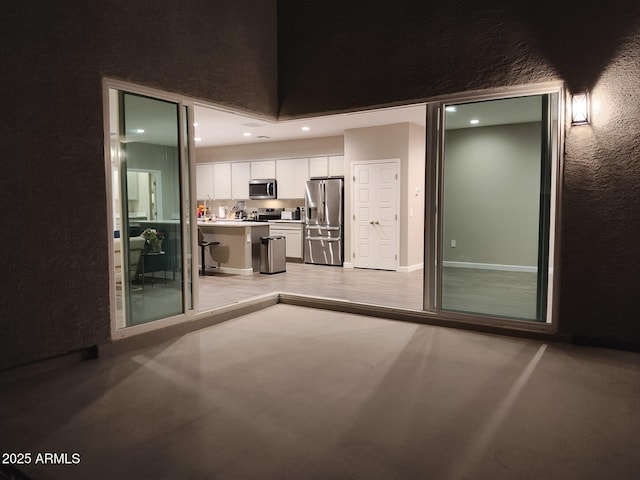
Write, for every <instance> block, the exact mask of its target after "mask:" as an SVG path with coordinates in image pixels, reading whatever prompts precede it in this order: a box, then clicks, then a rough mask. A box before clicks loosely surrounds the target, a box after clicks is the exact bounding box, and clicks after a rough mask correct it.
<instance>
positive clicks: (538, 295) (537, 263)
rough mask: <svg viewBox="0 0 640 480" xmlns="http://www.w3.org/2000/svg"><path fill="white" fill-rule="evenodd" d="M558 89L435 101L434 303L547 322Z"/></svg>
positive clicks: (448, 309)
mask: <svg viewBox="0 0 640 480" xmlns="http://www.w3.org/2000/svg"><path fill="white" fill-rule="evenodd" d="M558 95H559V93H557V92H556V93H553V92H552V93H544V94H538V95H526V96H518V97H511V98H500V99H495V100H483V101H468V102H459V103H450V104H444V103H443V104H442V105H440V108H439V109H438V110H439V125H440V132H439V141H440V148H439V149H438V155H437V156H438V168H437V179H438V187H439V188H438V196H437V200H436V201H437V202H438V205H439V208H438V209H437V211H438V215H437V229H436V235H437V236H436V239H437V240H436V245H437V248H436V252H435V253H436V258H435V263H436V265H437V268H436V269H435V272H436V275H437V278H436V281H435V285H436V292H435V302H434V303H435V306H436V309H437V310H438V311H440V312H445V313H447V312H449V313H453V314H472V315H479V316H482V317H498V318H508V319H518V320H530V321H538V322H544V321H547V319H548V315H547V310H548V304H549V298H550V296H549V288H548V287H549V281H550V276H551V274H552V271H551V270H550V268H549V266H550V265H552V262H551V261H550V260H551V257H552V256H551V254H550V252H551V251H552V250H551V249H550V239H551V235H550V234H551V232H552V224H553V217H554V210H555V204H554V200H555V197H554V195H553V190H554V188H555V165H556V164H557V146H558V103H559V98H558Z"/></svg>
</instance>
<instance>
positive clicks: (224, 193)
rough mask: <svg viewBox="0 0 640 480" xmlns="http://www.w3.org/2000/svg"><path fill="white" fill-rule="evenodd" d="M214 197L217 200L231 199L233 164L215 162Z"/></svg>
mask: <svg viewBox="0 0 640 480" xmlns="http://www.w3.org/2000/svg"><path fill="white" fill-rule="evenodd" d="M213 198H214V199H216V200H227V199H231V164H230V163H214V164H213Z"/></svg>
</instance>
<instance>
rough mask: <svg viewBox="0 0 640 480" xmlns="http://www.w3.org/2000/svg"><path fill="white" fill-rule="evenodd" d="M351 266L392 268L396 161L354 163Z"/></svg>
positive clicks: (394, 258)
mask: <svg viewBox="0 0 640 480" xmlns="http://www.w3.org/2000/svg"><path fill="white" fill-rule="evenodd" d="M353 175H354V190H353V191H354V195H353V200H354V201H353V212H354V216H355V221H354V225H355V232H354V234H355V242H354V253H355V259H354V267H356V268H375V269H380V270H396V267H397V265H398V240H397V239H398V164H397V163H396V162H371V163H360V164H354V166H353Z"/></svg>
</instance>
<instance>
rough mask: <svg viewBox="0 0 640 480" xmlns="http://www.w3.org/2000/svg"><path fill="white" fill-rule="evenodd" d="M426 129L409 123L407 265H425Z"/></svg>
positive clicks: (406, 193) (414, 266)
mask: <svg viewBox="0 0 640 480" xmlns="http://www.w3.org/2000/svg"><path fill="white" fill-rule="evenodd" d="M425 149H426V129H425V127H422V126H420V125H416V124H415V123H412V124H410V125H409V164H408V166H407V189H406V190H405V191H404V195H406V197H407V235H406V241H407V266H408V267H411V268H418V267H421V266H424V222H425V210H424V204H425V169H426V162H425Z"/></svg>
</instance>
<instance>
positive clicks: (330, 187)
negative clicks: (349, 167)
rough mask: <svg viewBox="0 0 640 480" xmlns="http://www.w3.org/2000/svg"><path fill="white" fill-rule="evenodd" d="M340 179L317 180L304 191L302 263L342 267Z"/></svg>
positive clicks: (313, 180) (342, 183) (342, 184)
mask: <svg viewBox="0 0 640 480" xmlns="http://www.w3.org/2000/svg"><path fill="white" fill-rule="evenodd" d="M343 187H344V180H343V179H342V178H318V179H311V180H309V181H307V183H306V188H305V209H306V214H307V215H306V220H305V227H304V261H305V263H318V264H322V265H342V261H343V252H344V248H343V243H342V239H343V218H344V215H343V205H344V202H343V191H344V188H343Z"/></svg>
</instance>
